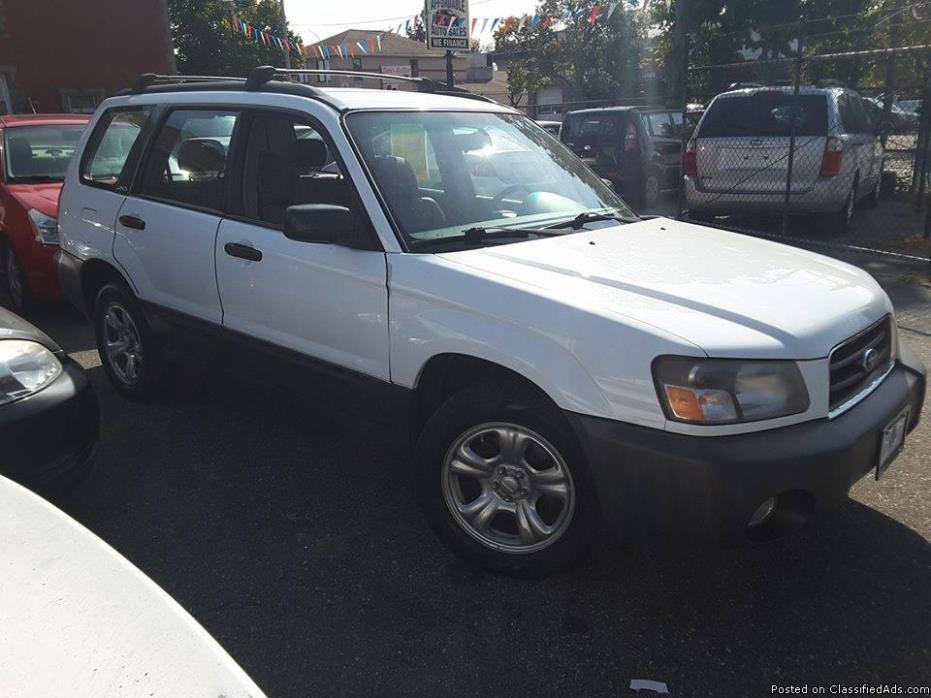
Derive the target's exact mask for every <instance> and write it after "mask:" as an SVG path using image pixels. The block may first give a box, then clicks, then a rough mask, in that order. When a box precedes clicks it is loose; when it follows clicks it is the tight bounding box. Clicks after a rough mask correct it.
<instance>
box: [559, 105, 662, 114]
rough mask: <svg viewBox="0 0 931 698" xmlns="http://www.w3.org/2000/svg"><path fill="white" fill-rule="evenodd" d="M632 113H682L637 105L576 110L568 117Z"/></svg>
mask: <svg viewBox="0 0 931 698" xmlns="http://www.w3.org/2000/svg"><path fill="white" fill-rule="evenodd" d="M631 111H680V109H679V108H678V107H659V106H652V107H651V106H647V105H643V104H637V105H629V106H626V107H593V108H591V109H575V110H573V111H570V112H567V113H566V116H569V115H570V114H610V113H622V112H631Z"/></svg>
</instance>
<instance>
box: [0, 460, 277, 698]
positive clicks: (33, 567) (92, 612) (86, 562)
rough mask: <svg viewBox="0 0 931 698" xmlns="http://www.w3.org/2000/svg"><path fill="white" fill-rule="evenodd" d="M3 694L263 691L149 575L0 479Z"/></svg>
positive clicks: (23, 697) (239, 695)
mask: <svg viewBox="0 0 931 698" xmlns="http://www.w3.org/2000/svg"><path fill="white" fill-rule="evenodd" d="M0 560H2V562H0V628H2V632H0V667H2V668H0V695H2V696H3V697H4V698H57V697H59V696H71V697H72V698H99V697H100V696H126V697H127V698H130V697H133V698H135V697H137V696H138V697H139V698H143V697H144V696H153V695H154V696H227V697H228V698H234V697H235V698H262V696H264V694H263V693H262V691H261V690H260V689H259V688H258V686H256V685H255V683H253V681H252V680H251V679H250V678H249V677H248V676H247V675H246V673H245V672H244V671H243V670H242V669H241V668H240V667H239V665H238V664H236V662H235V661H234V660H233V658H232V657H230V656H229V655H228V654H227V653H226V652H225V651H224V650H223V648H222V647H220V645H219V644H217V642H216V640H214V639H213V638H212V637H211V636H210V635H209V634H208V633H207V631H206V630H204V629H203V628H202V627H201V626H200V625H199V624H198V623H197V621H195V620H194V619H193V618H192V617H191V616H190V615H189V614H188V613H187V612H186V611H185V610H184V609H183V608H181V606H179V605H178V603H177V602H175V601H174V599H172V598H171V597H170V596H169V595H168V594H166V593H165V592H164V591H163V590H162V589H160V588H159V587H158V585H156V584H155V582H153V581H152V580H151V579H149V578H148V577H146V576H145V575H144V574H143V573H142V572H140V571H139V570H138V569H137V568H135V567H133V565H132V564H131V563H130V562H129V561H128V560H126V559H125V558H124V557H122V556H121V555H120V554H119V553H117V552H116V551H115V550H113V548H111V547H110V546H108V545H107V544H106V543H104V542H103V541H102V540H100V539H99V538H98V537H97V536H95V535H94V534H93V533H91V532H90V531H88V530H87V529H86V528H84V527H83V526H81V525H80V524H78V523H77V522H76V521H74V520H73V519H71V518H69V517H68V516H67V515H66V514H64V513H63V512H61V511H59V510H58V509H56V508H55V507H53V506H52V505H51V504H49V503H48V502H46V501H45V500H44V499H42V498H41V497H39V496H38V495H35V494H33V493H32V492H30V491H29V490H27V489H25V488H24V487H22V486H20V485H17V484H16V483H14V482H12V481H11V480H7V479H6V478H3V477H0Z"/></svg>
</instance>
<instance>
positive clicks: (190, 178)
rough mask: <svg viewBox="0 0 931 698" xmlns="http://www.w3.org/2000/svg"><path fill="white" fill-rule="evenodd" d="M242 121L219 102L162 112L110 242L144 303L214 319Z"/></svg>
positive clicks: (218, 319)
mask: <svg viewBox="0 0 931 698" xmlns="http://www.w3.org/2000/svg"><path fill="white" fill-rule="evenodd" d="M238 121H239V112H237V111H236V110H230V109H225V108H222V107H221V108H216V107H210V108H193V109H192V108H184V107H182V108H178V109H173V110H172V111H170V112H168V113H167V114H166V115H165V116H164V118H163V119H162V123H161V125H160V126H159V127H158V130H157V132H156V133H155V134H154V139H153V142H152V145H151V146H150V147H149V149H148V153H147V154H146V156H145V157H144V158H143V162H142V164H141V171H140V174H139V176H138V177H137V179H136V182H135V184H134V186H133V191H132V192H131V195H130V196H129V197H128V198H127V199H126V201H125V202H124V203H123V205H122V206H121V208H120V210H119V214H118V216H117V221H116V238H115V242H114V247H113V253H114V256H115V257H116V259H117V261H118V262H119V263H120V264H121V265H122V266H123V268H124V269H126V271H127V272H128V273H129V275H130V277H131V278H132V280H133V284H134V285H135V287H136V293H137V295H138V296H139V298H140V299H141V300H143V301H146V302H149V303H152V304H154V305H156V306H159V307H160V308H161V309H164V310H168V311H175V312H179V313H183V314H185V315H188V316H191V317H195V318H198V319H200V320H206V321H208V322H213V323H217V324H219V323H220V322H221V320H222V312H221V309H220V298H219V294H218V291H217V279H216V270H215V268H214V244H215V242H216V236H217V228H218V227H219V225H220V220H221V218H222V216H223V210H224V208H225V207H226V205H227V197H228V192H227V182H228V178H227V176H226V175H227V170H228V160H227V152H228V151H229V149H230V148H231V144H232V141H233V138H234V134H235V131H236V125H237V123H238Z"/></svg>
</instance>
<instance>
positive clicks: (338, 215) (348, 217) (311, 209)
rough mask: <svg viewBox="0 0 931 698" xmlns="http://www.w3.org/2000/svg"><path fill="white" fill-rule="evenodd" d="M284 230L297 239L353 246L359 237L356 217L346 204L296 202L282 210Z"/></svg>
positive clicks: (286, 235) (290, 236)
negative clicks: (283, 213) (294, 204)
mask: <svg viewBox="0 0 931 698" xmlns="http://www.w3.org/2000/svg"><path fill="white" fill-rule="evenodd" d="M284 234H285V237H288V238H290V239H292V240H298V241H300V242H326V243H331V244H333V245H346V246H347V247H353V246H355V244H356V243H357V242H358V240H359V219H358V218H357V217H356V214H354V213H353V212H352V211H350V210H349V209H348V208H346V207H345V206H331V205H330V204H298V205H296V206H288V210H287V211H286V212H285V217H284Z"/></svg>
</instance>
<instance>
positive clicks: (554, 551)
mask: <svg viewBox="0 0 931 698" xmlns="http://www.w3.org/2000/svg"><path fill="white" fill-rule="evenodd" d="M501 424H505V425H510V426H516V427H519V428H520V429H523V430H527V431H529V432H531V433H533V434H535V435H538V436H539V437H541V438H542V439H543V440H545V442H547V444H548V445H550V446H552V448H553V449H554V450H555V451H556V452H557V453H558V455H559V457H561V458H562V459H563V461H564V464H565V465H566V466H567V471H568V474H569V488H570V489H571V490H572V492H573V494H574V506H573V507H572V509H571V515H569V513H568V512H569V509H568V508H567V509H566V513H565V514H561V515H563V516H564V518H563V521H564V522H565V523H564V524H561V525H560V526H561V528H560V527H557V526H556V525H554V526H553V528H555V529H557V530H561V533H560V534H559V535H558V536H557V535H554V536H553V540H552V541H550V542H548V543H545V545H546V547H544V548H542V549H539V550H533V551H524V552H506V551H501V550H496V549H493V548H492V547H491V546H490V545H488V544H486V543H484V542H481V541H479V540H477V539H476V537H474V534H472V533H469V532H468V531H467V529H466V526H467V524H464V523H460V522H459V521H457V519H456V518H455V517H454V515H453V513H452V507H453V505H452V504H448V503H447V495H446V489H445V487H444V483H445V476H444V468H445V465H444V464H445V462H446V460H447V457H448V456H449V455H450V454H451V449H452V448H453V447H454V446H455V445H456V444H457V443H458V442H459V440H460V438H461V437H463V435H464V434H467V433H469V432H470V430H475V429H476V428H478V429H481V428H483V426H485V425H501ZM526 453H527V452H525V456H526ZM527 462H528V460H527V459H526V457H525V459H524V460H523V463H524V464H527ZM415 465H416V478H417V491H418V496H419V499H420V504H421V507H422V509H423V511H424V514H425V515H426V518H427V520H428V521H429V523H430V525H431V527H432V528H433V530H434V531H435V532H436V533H437V535H438V536H439V537H440V538H441V539H442V540H443V541H444V542H445V543H446V544H447V545H449V547H450V548H452V549H453V550H454V551H455V552H456V553H457V554H459V555H460V556H462V557H463V558H465V559H466V560H469V561H471V562H473V563H475V564H477V565H479V566H481V567H484V568H486V569H488V570H491V571H494V572H500V573H505V574H509V575H512V576H516V577H524V578H527V577H534V578H535V577H543V576H546V575H549V574H552V573H553V572H556V571H557V570H561V569H564V568H566V567H568V566H569V565H571V564H572V563H573V562H575V561H577V560H578V559H580V558H581V557H582V556H583V555H584V554H585V553H586V552H587V550H588V547H589V545H590V543H591V539H592V534H593V529H594V526H595V522H596V520H597V503H596V500H595V498H594V487H593V485H592V482H591V478H590V476H589V474H588V469H587V465H586V463H585V459H584V456H583V454H582V450H581V448H580V447H579V445H578V441H577V439H576V438H575V435H574V433H573V431H572V428H571V427H570V425H569V424H568V422H567V421H566V419H565V417H564V416H563V414H562V413H561V412H560V410H559V409H558V408H557V407H556V406H555V405H553V403H552V402H550V401H549V399H547V398H546V396H545V395H543V394H541V393H539V392H538V391H536V390H534V389H533V388H532V387H530V386H527V385H525V384H522V383H521V382H519V381H516V380H515V381H502V382H491V381H490V382H483V383H479V384H477V385H474V386H472V387H469V388H466V389H465V390H463V391H461V392H459V393H456V394H455V395H453V396H452V397H450V398H449V399H448V400H447V401H446V402H445V403H443V405H442V406H440V408H439V409H437V411H436V412H435V413H434V414H433V416H432V417H430V419H429V420H428V421H427V423H426V425H425V426H424V428H423V431H422V432H421V434H420V438H419V440H418V442H417V445H416V448H415ZM491 470H493V471H496V472H500V469H499V468H498V467H497V466H495V467H494V468H492V469H491ZM525 482H533V479H532V478H531V477H529V476H528V480H527V481H525ZM494 486H495V487H496V488H497V487H498V485H497V484H495V485H494ZM528 487H530V486H529V485H528ZM531 489H532V488H531ZM520 492H521V493H522V494H525V490H523V489H521V490H520ZM499 493H500V492H499V491H497V489H496V491H495V493H494V494H495V495H497V494H499ZM491 494H493V493H491V492H488V495H491ZM543 497H545V495H537V499H536V500H535V503H534V504H533V507H534V510H535V511H536V507H537V506H538V504H539V502H540V500H541V499H542V498H543ZM526 499H528V500H529V497H527V498H526ZM476 501H477V500H476ZM510 501H511V499H508V502H510ZM499 502H500V500H499ZM502 506H508V505H502ZM514 506H515V507H517V506H519V503H515V505H514ZM502 515H504V516H514V517H516V514H508V513H507V512H502ZM495 520H497V519H495ZM547 523H549V522H547ZM514 525H515V526H516V519H515V524H514ZM515 537H516V534H515Z"/></svg>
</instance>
